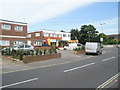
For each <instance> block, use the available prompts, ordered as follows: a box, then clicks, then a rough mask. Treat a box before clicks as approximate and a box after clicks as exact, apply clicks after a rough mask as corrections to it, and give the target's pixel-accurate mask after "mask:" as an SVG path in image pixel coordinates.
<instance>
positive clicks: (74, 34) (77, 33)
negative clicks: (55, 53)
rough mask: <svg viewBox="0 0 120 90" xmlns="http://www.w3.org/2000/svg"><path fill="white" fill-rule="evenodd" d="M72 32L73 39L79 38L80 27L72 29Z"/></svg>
mask: <svg viewBox="0 0 120 90" xmlns="http://www.w3.org/2000/svg"><path fill="white" fill-rule="evenodd" d="M70 33H71V40H79V36H80V34H79V31H78V29H71V31H70Z"/></svg>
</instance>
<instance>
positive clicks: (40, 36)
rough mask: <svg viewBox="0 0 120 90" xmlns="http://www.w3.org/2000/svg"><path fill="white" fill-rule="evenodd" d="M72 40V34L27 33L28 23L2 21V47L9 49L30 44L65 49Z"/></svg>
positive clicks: (42, 31)
mask: <svg viewBox="0 0 120 90" xmlns="http://www.w3.org/2000/svg"><path fill="white" fill-rule="evenodd" d="M69 40H71V33H68V32H58V31H51V30H37V31H34V32H29V33H28V32H27V23H24V22H16V21H10V20H3V19H0V46H2V47H3V48H4V47H9V46H13V45H18V44H28V45H33V46H35V47H41V46H43V44H48V45H50V46H59V47H63V46H64V45H66V44H67V41H69Z"/></svg>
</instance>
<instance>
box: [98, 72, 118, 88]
mask: <svg viewBox="0 0 120 90" xmlns="http://www.w3.org/2000/svg"><path fill="white" fill-rule="evenodd" d="M119 75H120V72H119V73H117V74H116V75H114V76H113V77H112V78H110V79H108V80H107V81H106V82H104V83H103V84H101V85H100V86H98V87H97V88H96V90H101V89H102V88H104V87H105V86H107V85H108V84H109V83H111V82H112V81H113V80H115V79H116V78H118V76H119Z"/></svg>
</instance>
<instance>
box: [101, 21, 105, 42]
mask: <svg viewBox="0 0 120 90" xmlns="http://www.w3.org/2000/svg"><path fill="white" fill-rule="evenodd" d="M100 25H101V27H102V38H100V41H101V42H103V26H104V25H105V23H100Z"/></svg>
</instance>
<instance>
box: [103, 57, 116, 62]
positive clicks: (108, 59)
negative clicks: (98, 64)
mask: <svg viewBox="0 0 120 90" xmlns="http://www.w3.org/2000/svg"><path fill="white" fill-rule="evenodd" d="M113 58H116V57H111V58H107V59H104V60H102V61H107V60H110V59H113Z"/></svg>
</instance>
